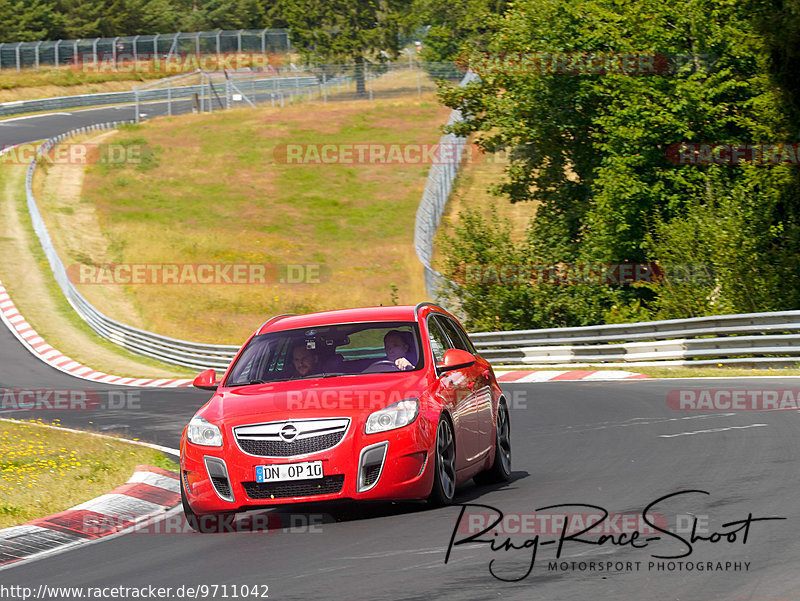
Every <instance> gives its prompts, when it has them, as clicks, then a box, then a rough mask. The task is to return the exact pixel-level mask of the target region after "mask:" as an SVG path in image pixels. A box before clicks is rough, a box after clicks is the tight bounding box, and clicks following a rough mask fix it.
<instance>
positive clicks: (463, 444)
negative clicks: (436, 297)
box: [426, 315, 474, 471]
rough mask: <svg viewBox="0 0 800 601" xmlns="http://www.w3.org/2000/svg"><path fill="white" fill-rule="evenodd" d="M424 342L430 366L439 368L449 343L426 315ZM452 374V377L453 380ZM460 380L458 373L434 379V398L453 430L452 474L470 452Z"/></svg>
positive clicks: (463, 392)
mask: <svg viewBox="0 0 800 601" xmlns="http://www.w3.org/2000/svg"><path fill="white" fill-rule="evenodd" d="M426 327H427V330H428V339H429V341H430V346H431V351H432V353H433V364H434V365H441V364H442V363H443V362H444V354H445V352H447V350H448V349H449V348H450V340H449V339H448V338H447V334H445V333H444V330H443V329H442V326H441V325H440V324H439V323H438V322H437V321H436V320H435V319H434V315H429V316H428V319H427V321H426ZM454 375H455V377H453V376H454ZM460 383H463V378H460V377H459V376H458V374H452V372H447V373H444V374H442V375H441V376H439V377H438V378H437V379H436V392H435V394H436V396H438V397H439V398H440V400H441V402H442V403H443V404H444V406H445V407H447V409H448V410H449V412H450V417H451V418H452V420H453V431H454V434H455V437H456V471H458V470H462V469H464V468H465V467H467V466H468V465H469V463H468V460H467V457H469V456H471V454H472V453H473V452H474V449H471V448H470V437H469V436H465V434H466V433H467V432H468V430H469V429H470V428H471V425H470V424H469V419H470V417H469V413H468V404H469V400H468V399H467V398H466V397H467V396H468V391H467V390H466V388H465V387H464V386H463V385H461V384H460Z"/></svg>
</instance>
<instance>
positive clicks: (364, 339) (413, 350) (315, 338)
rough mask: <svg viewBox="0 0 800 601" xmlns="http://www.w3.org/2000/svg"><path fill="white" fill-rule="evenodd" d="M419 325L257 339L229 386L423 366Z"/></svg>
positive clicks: (360, 326)
mask: <svg viewBox="0 0 800 601" xmlns="http://www.w3.org/2000/svg"><path fill="white" fill-rule="evenodd" d="M419 341H420V338H419V329H418V327H417V324H416V323H414V322H377V323H354V324H352V323H351V324H336V325H326V326H319V327H313V328H303V329H297V330H283V331H280V332H269V333H267V334H260V335H258V336H254V337H253V338H252V339H251V340H250V342H249V344H248V345H247V347H246V348H245V349H244V351H242V353H241V355H240V356H239V359H238V360H237V361H236V363H235V365H234V366H233V369H232V370H231V373H230V375H229V376H228V378H227V381H226V382H225V386H242V385H245V384H264V383H267V382H277V381H286V380H301V379H311V378H324V377H330V376H336V375H355V374H365V373H393V372H400V371H410V370H417V369H421V368H422V364H423V358H422V355H423V354H422V353H421V352H420V349H421V346H420V342H419Z"/></svg>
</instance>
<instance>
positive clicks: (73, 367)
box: [0, 281, 192, 388]
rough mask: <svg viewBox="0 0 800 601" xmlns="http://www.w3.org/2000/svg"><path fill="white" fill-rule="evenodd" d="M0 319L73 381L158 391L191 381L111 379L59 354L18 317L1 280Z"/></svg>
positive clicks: (187, 384)
mask: <svg viewBox="0 0 800 601" xmlns="http://www.w3.org/2000/svg"><path fill="white" fill-rule="evenodd" d="M0 320H2V321H3V323H4V324H6V326H7V327H8V329H9V330H10V331H11V333H12V334H14V336H15V337H16V338H17V340H19V341H20V342H21V343H22V344H23V346H24V347H25V348H27V349H28V350H29V351H30V352H31V353H33V355H34V356H35V357H36V358H37V359H40V360H41V361H44V362H45V363H47V364H48V365H50V366H51V367H55V368H56V369H58V370H59V371H63V372H64V373H67V374H69V375H71V376H75V377H76V378H82V379H84V380H91V381H92V382H99V383H101V384H115V385H119V386H147V387H158V388H175V387H178V386H191V384H192V380H189V379H177V378H176V379H155V378H123V377H121V376H112V375H110V374H106V373H103V372H101V371H97V370H94V369H92V368H91V367H86V366H85V365H82V364H80V363H78V362H77V361H74V360H72V359H70V358H69V357H67V356H66V355H64V354H62V353H61V352H60V351H58V350H56V349H54V348H53V347H52V346H50V345H49V344H47V342H45V340H44V339H43V338H42V337H41V336H39V334H37V333H36V330H34V329H33V328H32V327H31V325H30V324H29V323H28V322H27V321H26V320H25V318H24V317H23V316H22V315H21V314H20V312H19V310H17V307H16V306H15V305H14V301H12V300H11V297H9V295H8V292H7V291H6V289H5V286H3V282H2V281H0Z"/></svg>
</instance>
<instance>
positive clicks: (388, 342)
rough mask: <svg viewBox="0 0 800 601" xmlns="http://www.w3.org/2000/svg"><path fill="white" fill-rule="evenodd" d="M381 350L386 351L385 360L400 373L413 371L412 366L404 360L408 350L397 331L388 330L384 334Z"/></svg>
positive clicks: (403, 338)
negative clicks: (393, 365)
mask: <svg viewBox="0 0 800 601" xmlns="http://www.w3.org/2000/svg"><path fill="white" fill-rule="evenodd" d="M383 349H384V351H386V358H387V359H388V360H389V361H391V362H392V363H394V364H395V367H397V369H399V370H400V371H405V370H407V369H414V365H413V364H412V363H411V361H409V360H408V359H407V358H406V357H407V355H408V351H409V348H408V344H406V339H405V336H403V333H402V332H400V331H399V330H390V331H389V332H387V333H386V336H384V337H383Z"/></svg>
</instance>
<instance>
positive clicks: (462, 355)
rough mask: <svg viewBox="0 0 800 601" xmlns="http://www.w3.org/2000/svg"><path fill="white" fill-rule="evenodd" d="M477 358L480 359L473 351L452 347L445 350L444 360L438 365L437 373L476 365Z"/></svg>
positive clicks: (440, 373)
mask: <svg viewBox="0 0 800 601" xmlns="http://www.w3.org/2000/svg"><path fill="white" fill-rule="evenodd" d="M477 360H478V359H477V358H476V357H475V355H473V354H472V353H468V352H467V351H462V350H461V349H457V348H451V349H449V350H448V351H447V352H445V354H444V361H443V362H442V363H440V364H439V365H437V366H436V373H437V375H440V376H441V375H442V374H443V373H445V372H448V371H452V370H454V369H462V368H464V367H471V366H472V365H475V362H476V361H477Z"/></svg>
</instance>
